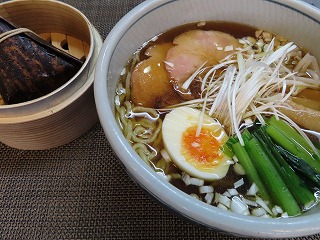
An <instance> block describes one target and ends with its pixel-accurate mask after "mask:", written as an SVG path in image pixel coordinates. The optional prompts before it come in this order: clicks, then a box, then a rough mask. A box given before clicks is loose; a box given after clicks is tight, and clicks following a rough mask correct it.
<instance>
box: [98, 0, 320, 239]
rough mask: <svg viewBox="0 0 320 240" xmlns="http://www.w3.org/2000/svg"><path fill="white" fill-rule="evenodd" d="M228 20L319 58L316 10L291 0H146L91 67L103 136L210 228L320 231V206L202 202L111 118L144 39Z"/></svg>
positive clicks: (141, 179)
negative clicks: (274, 208) (234, 208)
mask: <svg viewBox="0 0 320 240" xmlns="http://www.w3.org/2000/svg"><path fill="white" fill-rule="evenodd" d="M199 21H227V22H236V23H242V24H246V25H251V26H254V27H257V28H262V29H266V30H268V31H270V32H274V33H278V34H280V35H281V36H285V37H286V38H288V39H290V40H292V41H294V42H295V43H296V44H298V45H299V46H301V47H304V48H306V49H308V51H309V52H311V53H312V54H313V55H314V56H316V57H317V58H318V59H320V48H319V46H318V41H319V39H320V11H319V10H318V9H316V8H315V7H312V6H311V5H308V4H306V3H304V2H302V1H293V0H272V1H271V0H270V1H269V0H242V1H234V0H179V1H178V0H177V1H174V0H149V1H145V2H143V3H142V4H140V5H138V6H137V7H136V8H134V9H133V10H132V11H130V12H129V13H128V14H127V15H126V16H124V17H123V18H122V19H121V20H120V21H119V22H118V23H117V25H116V26H115V27H114V29H113V30H112V31H111V32H110V34H109V35H108V36H107V38H106V40H105V42H104V44H103V47H102V50H101V52H100V55H99V58H98V62H97V67H96V71H95V84H94V90H95V100H96V106H97V110H98V115H99V119H100V122H101V125H102V127H103V129H104V132H105V134H106V137H107V139H108V141H109V142H110V144H111V146H112V147H113V149H114V151H115V153H116V154H117V156H118V157H119V159H120V161H121V163H122V164H123V166H124V168H125V169H126V171H127V172H128V175H129V176H130V177H131V178H132V179H134V181H136V182H137V183H138V184H139V185H140V186H141V187H142V188H143V189H145V190H146V191H147V192H148V193H149V194H150V195H151V196H153V197H154V198H155V199H156V200H157V201H158V202H160V203H161V204H163V205H165V206H166V207H167V208H169V209H170V210H171V211H173V212H175V213H176V214H177V215H179V216H183V217H184V218H186V219H189V220H191V221H192V222H194V223H197V224H200V225H202V226H205V227H207V228H209V229H213V230H219V231H224V232H227V233H230V234H234V235H239V236H249V237H255V238H262V237H263V238H284V237H297V236H306V235H312V234H316V233H320V208H319V206H318V207H316V208H314V209H313V210H311V211H309V212H307V213H304V214H302V215H300V216H297V217H290V218H268V219H267V218H258V217H252V216H242V215H240V214H235V213H232V212H229V211H225V210H221V209H219V208H217V207H213V206H210V205H208V204H206V203H203V202H201V201H199V200H197V199H194V198H193V197H191V196H189V195H188V194H186V193H184V192H182V191H180V190H179V189H177V188H176V187H174V186H173V185H171V184H170V183H168V182H167V181H166V180H165V179H164V178H163V177H162V176H160V175H158V174H157V173H156V172H155V171H154V170H153V169H152V168H151V167H150V166H148V165H147V164H146V163H145V162H144V161H143V160H142V159H141V158H140V157H139V155H138V154H137V153H136V152H135V151H134V150H133V148H132V147H131V145H130V144H129V143H128V141H127V140H126V138H125V137H124V136H123V134H122V132H121V130H120V128H119V126H118V124H117V122H116V120H115V91H116V85H117V83H118V79H119V76H120V73H121V72H122V70H123V68H124V66H125V65H126V63H127V61H128V59H129V58H130V56H131V55H132V54H133V53H134V52H135V51H136V49H138V48H139V47H140V46H142V45H143V44H144V43H145V42H146V41H147V40H149V39H152V38H153V37H155V36H157V35H158V34H160V33H162V32H164V31H166V30H168V29H171V28H173V27H176V26H179V25H182V24H186V23H190V22H199Z"/></svg>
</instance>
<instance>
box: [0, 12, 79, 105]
mask: <svg viewBox="0 0 320 240" xmlns="http://www.w3.org/2000/svg"><path fill="white" fill-rule="evenodd" d="M16 29H19V27H18V26H15V25H14V24H13V23H10V22H9V21H7V20H5V19H4V18H2V17H0V95H1V96H2V98H3V101H4V103H5V104H15V103H21V102H26V101H29V100H33V99H36V98H39V97H41V96H44V95H46V94H48V93H50V92H52V91H54V90H55V89H57V88H59V87H60V86H62V85H63V84H64V83H66V82H67V81H69V80H70V79H71V78H72V77H73V76H74V75H75V74H76V73H77V72H78V71H79V69H80V68H81V66H82V64H83V62H82V61H80V60H78V59H76V58H74V57H73V56H71V55H69V54H67V53H65V52H63V51H61V50H59V49H57V48H56V47H54V46H52V45H51V44H50V43H47V42H46V41H44V40H42V39H41V38H40V37H38V36H37V35H36V34H34V33H30V32H28V31H27V32H24V31H22V32H21V33H14V34H11V35H12V36H10V37H8V38H4V36H5V35H8V34H6V33H8V32H9V33H10V32H14V31H15V30H16ZM16 32H17V31H16Z"/></svg>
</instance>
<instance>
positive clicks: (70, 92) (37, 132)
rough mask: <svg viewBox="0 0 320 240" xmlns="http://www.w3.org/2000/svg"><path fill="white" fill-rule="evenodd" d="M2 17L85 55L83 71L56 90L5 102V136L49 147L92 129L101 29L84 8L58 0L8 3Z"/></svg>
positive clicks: (13, 142) (1, 128)
mask: <svg viewBox="0 0 320 240" xmlns="http://www.w3.org/2000/svg"><path fill="white" fill-rule="evenodd" d="M0 16H2V17H3V18H6V19H8V20H9V21H11V22H13V23H15V24H16V25H18V26H20V27H25V28H29V29H31V30H32V31H34V32H35V33H37V34H38V35H39V36H40V37H41V38H43V39H45V40H46V41H49V42H50V43H51V44H52V45H54V46H56V47H58V48H60V49H62V50H64V51H66V52H69V54H71V55H73V56H74V57H76V58H79V59H81V60H84V64H83V65H82V67H81V69H80V70H79V71H78V72H77V74H76V75H75V76H74V77H73V78H72V79H70V80H69V81H68V82H67V83H65V84H64V85H63V86H61V87H60V88H58V89H56V90H55V91H53V92H51V93H49V94H47V95H45V96H43V97H40V98H37V99H35V100H32V101H28V102H24V103H19V104H12V105H0V141H1V142H3V143H4V144H6V145H8V146H10V147H13V148H17V149H24V150H43V149H50V148H54V147H58V146H61V145H64V144H67V143H69V142H71V141H73V140H74V139H76V138H78V137H80V136H81V135H83V134H84V133H86V132H87V131H88V130H89V129H91V128H92V127H93V126H94V125H95V124H96V123H97V122H98V116H97V112H96V108H95V102H94V95H93V81H94V67H95V62H96V59H97V57H98V53H99V50H100V48H101V45H102V39H101V36H100V35H99V33H98V32H97V30H96V29H95V28H94V26H93V25H92V24H91V23H90V22H89V20H88V19H87V18H86V17H85V16H84V15H83V14H82V13H81V12H80V11H78V10H77V9H75V8H74V7H72V6H70V5H67V4H65V3H62V2H59V1H54V0H15V1H9V2H4V3H1V4H0Z"/></svg>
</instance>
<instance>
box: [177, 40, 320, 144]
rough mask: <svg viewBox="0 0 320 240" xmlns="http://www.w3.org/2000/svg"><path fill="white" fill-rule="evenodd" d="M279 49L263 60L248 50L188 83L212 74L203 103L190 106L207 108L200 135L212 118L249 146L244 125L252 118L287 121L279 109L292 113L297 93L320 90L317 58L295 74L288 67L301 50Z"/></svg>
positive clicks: (197, 101) (306, 58) (269, 49)
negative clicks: (206, 120) (290, 58)
mask: <svg viewBox="0 0 320 240" xmlns="http://www.w3.org/2000/svg"><path fill="white" fill-rule="evenodd" d="M274 44H275V43H274V39H273V40H272V41H271V42H270V43H269V44H267V45H265V46H264V48H263V52H261V53H259V54H249V53H248V52H247V50H248V49H247V48H246V49H241V50H239V51H238V52H236V53H233V54H232V55H230V56H228V57H226V58H225V59H223V60H221V61H220V62H219V64H217V65H215V66H212V67H208V66H205V64H206V63H204V64H203V65H202V66H201V67H200V68H198V69H197V71H196V72H194V74H192V75H191V77H190V78H188V79H187V81H186V82H185V83H184V84H183V86H182V87H183V89H187V88H188V87H189V86H190V85H191V84H192V82H193V81H194V80H195V79H199V77H198V76H199V74H200V73H204V72H205V73H206V74H205V76H204V77H203V78H202V79H201V81H202V82H201V97H200V98H199V99H194V100H192V101H190V102H186V103H184V105H188V106H197V107H199V106H200V107H201V108H202V111H201V116H200V120H199V124H198V129H197V134H199V133H200V131H201V128H202V121H203V115H204V114H205V113H208V114H209V115H210V116H212V117H215V118H216V119H218V120H219V122H220V123H221V124H222V125H223V127H224V128H225V130H226V131H227V132H228V133H229V134H230V135H231V134H235V135H236V136H237V137H238V139H239V141H240V143H241V144H242V145H244V142H243V139H242V136H241V132H240V125H241V124H242V123H243V122H244V120H245V119H246V118H252V119H258V120H259V121H260V122H261V123H262V124H264V119H263V114H265V113H268V114H270V115H276V116H277V117H281V118H283V119H285V120H287V117H286V116H284V115H283V114H281V113H280V112H279V110H278V109H281V108H283V107H288V105H287V104H286V101H287V100H288V99H289V98H290V97H291V96H293V95H294V94H296V93H297V91H298V90H297V89H303V88H305V87H310V88H316V89H317V88H319V87H320V81H319V76H318V73H319V66H318V62H317V60H316V58H314V57H313V56H311V55H310V54H306V55H305V56H304V57H303V58H302V59H301V60H300V62H299V63H298V64H297V65H296V67H295V68H294V70H290V69H288V68H287V67H286V64H285V61H287V58H288V56H289V54H291V55H292V56H293V55H295V51H296V49H297V46H296V45H294V44H293V43H292V42H289V43H287V44H285V45H284V46H281V47H279V48H276V50H274V48H275V47H274ZM235 58H236V59H235ZM301 70H303V71H307V70H308V72H309V74H305V75H303V76H298V75H297V72H298V71H301ZM217 71H219V74H217ZM291 122H292V121H289V123H290V124H291ZM293 126H294V127H295V128H296V127H297V128H298V126H297V125H293ZM297 128H296V129H297ZM297 130H298V129H297ZM298 131H299V132H302V131H301V130H298ZM303 136H304V135H303ZM306 140H307V139H306ZM307 141H308V140H307ZM308 142H309V143H310V144H311V142H310V141H308ZM311 145H312V144H311ZM313 148H314V147H313Z"/></svg>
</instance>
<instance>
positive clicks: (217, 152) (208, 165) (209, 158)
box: [181, 126, 223, 171]
mask: <svg viewBox="0 0 320 240" xmlns="http://www.w3.org/2000/svg"><path fill="white" fill-rule="evenodd" d="M196 132H197V126H192V127H189V128H187V129H186V130H185V131H184V132H183V134H182V141H181V143H182V148H181V154H182V155H183V156H184V158H185V159H186V161H187V162H188V163H189V164H191V165H192V166H194V167H196V168H201V169H202V170H204V171H206V170H207V171H210V170H212V168H213V167H214V166H216V165H218V164H219V162H220V161H219V160H220V159H221V158H222V155H223V153H222V151H221V149H220V143H219V141H218V140H217V139H216V137H215V136H214V135H213V133H212V129H210V128H208V127H207V128H206V127H202V129H201V132H200V134H199V135H198V136H196Z"/></svg>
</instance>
